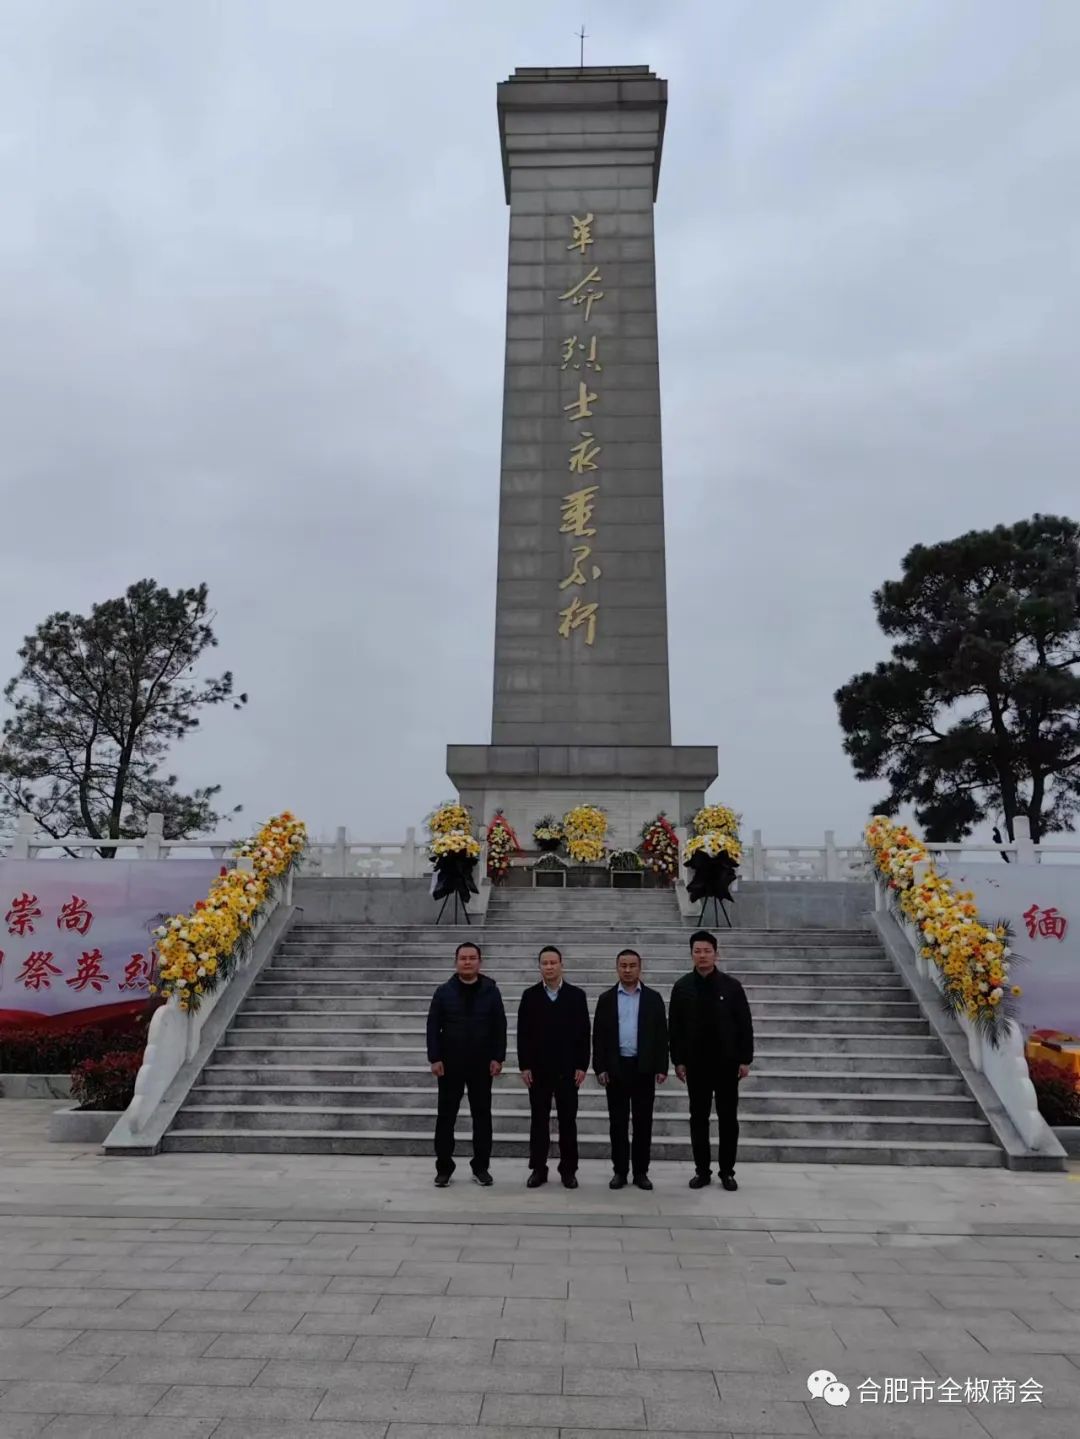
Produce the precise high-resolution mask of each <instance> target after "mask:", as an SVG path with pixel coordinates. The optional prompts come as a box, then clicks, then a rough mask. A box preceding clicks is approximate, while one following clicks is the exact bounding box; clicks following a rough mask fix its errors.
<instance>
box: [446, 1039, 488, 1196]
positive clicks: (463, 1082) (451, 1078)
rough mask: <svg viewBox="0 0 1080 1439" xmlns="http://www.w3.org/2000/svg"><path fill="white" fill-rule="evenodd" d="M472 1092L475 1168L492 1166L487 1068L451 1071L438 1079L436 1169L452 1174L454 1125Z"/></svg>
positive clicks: (476, 1169)
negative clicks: (466, 1093) (464, 1095)
mask: <svg viewBox="0 0 1080 1439" xmlns="http://www.w3.org/2000/svg"><path fill="white" fill-rule="evenodd" d="M466 1090H468V1091H469V1113H470V1114H471V1115H472V1150H473V1152H472V1167H473V1172H474V1173H476V1172H478V1171H483V1170H485V1169H487V1167H488V1166H489V1165H490V1163H491V1070H490V1067H489V1066H488V1065H486V1064H485V1065H483V1066H482V1067H480V1066H477V1067H475V1068H469V1069H458V1068H455V1069H450V1070H447V1072H446V1073H445V1074H444V1075H443V1076H442V1078H441V1079H440V1080H439V1110H438V1115H437V1117H436V1119H435V1168H436V1170H437V1171H438V1172H439V1173H440V1174H453V1172H454V1169H455V1168H456V1166H455V1164H454V1124H455V1122H456V1121H457V1117H458V1110H459V1109H460V1108H461V1098H462V1095H463V1094H464V1093H465V1091H466Z"/></svg>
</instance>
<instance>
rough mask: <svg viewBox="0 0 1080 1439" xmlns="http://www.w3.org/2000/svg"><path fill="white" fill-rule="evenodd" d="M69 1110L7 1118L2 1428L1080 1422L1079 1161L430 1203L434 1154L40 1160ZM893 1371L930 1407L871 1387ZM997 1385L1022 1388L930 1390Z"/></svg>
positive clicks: (3, 1135)
mask: <svg viewBox="0 0 1080 1439" xmlns="http://www.w3.org/2000/svg"><path fill="white" fill-rule="evenodd" d="M52 1107H53V1102H52V1101H45V1102H35V1101H25V1102H20V1101H4V1102H3V1103H0V1173H2V1175H3V1181H4V1182H3V1190H2V1193H0V1439H16V1436H18V1439H23V1436H36V1435H44V1436H46V1439H95V1436H98V1435H102V1436H108V1439H209V1436H211V1435H213V1436H214V1439H252V1436H256V1439H271V1436H273V1439H464V1436H466V1435H487V1436H490V1439H495V1436H498V1435H508V1436H516V1439H585V1436H588V1439H600V1436H607V1439H619V1436H623V1435H630V1434H634V1435H637V1434H642V1433H645V1434H650V1435H664V1436H668V1439H675V1436H683V1435H701V1434H711V1435H717V1434H721V1435H722V1434H757V1435H763V1434H764V1435H768V1434H774V1435H782V1434H811V1435H812V1434H825V1435H832V1434H836V1435H842V1434H851V1435H858V1436H874V1435H894V1434H896V1435H900V1434H904V1435H906V1434H911V1435H918V1436H920V1439H922V1436H926V1439H933V1436H937V1435H940V1436H949V1435H958V1436H961V1435H971V1436H984V1435H986V1434H990V1435H993V1436H1001V1439H1013V1436H1024V1435H1027V1434H1030V1433H1034V1432H1035V1430H1036V1427H1037V1426H1038V1430H1039V1433H1040V1434H1042V1435H1045V1436H1050V1439H1052V1436H1055V1435H1060V1436H1066V1435H1068V1436H1072V1435H1073V1434H1075V1432H1076V1428H1077V1406H1078V1404H1080V1286H1078V1285H1077V1278H1078V1276H1080V1218H1078V1213H1077V1206H1078V1204H1080V1188H1078V1187H1077V1182H1076V1181H1077V1180H1078V1179H1080V1172H1076V1171H1074V1172H1073V1173H1070V1174H1066V1175H1061V1174H1051V1175H1039V1174H1013V1173H1010V1172H1008V1171H1005V1170H993V1169H987V1170H952V1169H932V1170H931V1169H896V1168H892V1169H883V1168H882V1169H878V1168H865V1169H864V1168H859V1167H852V1168H849V1169H846V1170H845V1169H838V1168H833V1167H828V1166H821V1167H814V1168H800V1167H797V1166H794V1165H757V1166H749V1165H747V1166H743V1168H742V1170H741V1172H740V1180H741V1186H742V1187H741V1188H740V1191H739V1192H738V1193H737V1194H725V1193H724V1192H723V1191H722V1190H720V1189H718V1188H715V1187H714V1188H712V1189H710V1190H706V1191H704V1192H702V1193H700V1194H694V1193H691V1192H690V1191H689V1190H688V1189H687V1188H686V1187H685V1185H686V1172H685V1168H684V1167H682V1166H675V1165H660V1166H657V1167H656V1169H655V1174H654V1177H655V1179H656V1190H655V1191H654V1193H652V1194H649V1195H646V1194H641V1193H639V1192H638V1191H636V1190H626V1191H623V1192H621V1193H620V1194H618V1195H614V1194H611V1193H610V1192H609V1191H608V1189H607V1187H606V1181H607V1177H608V1174H607V1170H606V1167H605V1166H603V1165H601V1164H599V1163H592V1164H587V1165H585V1166H584V1167H583V1169H582V1174H581V1178H582V1187H581V1189H580V1190H578V1191H577V1192H575V1193H573V1194H570V1193H567V1192H566V1191H564V1190H563V1189H561V1188H560V1187H558V1186H557V1185H551V1186H549V1187H548V1188H547V1189H545V1190H539V1191H535V1192H526V1190H525V1189H524V1188H523V1187H522V1182H521V1181H522V1180H523V1178H524V1166H523V1164H522V1163H521V1162H520V1161H506V1160H504V1161H499V1160H498V1159H496V1163H495V1166H494V1171H495V1176H496V1187H495V1188H494V1189H493V1190H491V1191H490V1192H488V1191H481V1190H479V1189H478V1188H477V1187H476V1186H475V1185H473V1184H471V1183H468V1182H467V1180H466V1179H465V1178H463V1177H461V1176H460V1175H459V1177H458V1179H457V1180H456V1182H455V1183H454V1184H453V1185H452V1187H451V1188H450V1189H449V1190H447V1191H445V1192H437V1191H435V1190H434V1189H433V1188H432V1187H431V1173H432V1166H431V1165H430V1163H428V1162H427V1161H425V1160H418V1159H378V1158H335V1157H330V1156H328V1157H322V1156H315V1157H310V1156H309V1157H304V1156H284V1157H279V1156H253V1155H246V1156H245V1155H225V1156H218V1155H186V1154H178V1155H161V1156H159V1157H157V1158H155V1159H149V1160H136V1159H133V1160H115V1159H111V1160H107V1159H104V1158H102V1157H101V1156H100V1155H98V1154H97V1152H96V1151H95V1150H93V1149H91V1148H87V1147H81V1146H67V1145H65V1146H56V1145H49V1144H47V1143H46V1142H45V1141H44V1129H45V1122H46V1119H47V1115H48V1113H49V1112H50V1110H51V1109H52ZM821 1368H828V1369H830V1370H832V1371H833V1372H834V1373H835V1374H836V1375H837V1376H838V1378H839V1379H840V1380H841V1381H843V1382H844V1383H846V1384H847V1385H848V1386H849V1388H850V1389H851V1391H852V1393H851V1400H850V1402H849V1404H848V1406H847V1407H846V1408H832V1407H829V1406H828V1405H827V1404H826V1403H825V1402H824V1400H822V1399H811V1398H810V1396H809V1394H808V1392H807V1388H806V1379H807V1376H808V1375H809V1373H810V1372H811V1371H812V1370H817V1369H821ZM897 1378H907V1379H909V1380H911V1381H915V1380H918V1379H924V1380H926V1381H928V1385H929V1384H932V1385H933V1386H934V1390H933V1397H928V1395H927V1386H924V1388H923V1389H922V1391H920V1392H921V1395H922V1397H920V1398H918V1399H914V1400H913V1399H910V1398H909V1400H908V1402H906V1403H899V1402H894V1403H889V1404H885V1403H883V1402H881V1398H880V1397H879V1402H878V1403H877V1404H876V1405H874V1404H870V1403H865V1402H860V1395H859V1389H858V1386H859V1385H861V1384H863V1383H864V1381H866V1380H867V1379H872V1380H873V1381H875V1382H876V1383H877V1384H879V1385H880V1386H881V1389H882V1393H883V1392H884V1388H885V1382H886V1380H887V1379H897ZM980 1378H981V1379H986V1380H989V1381H991V1382H992V1381H995V1380H1002V1379H1005V1380H1012V1381H1015V1382H1016V1384H1017V1397H1016V1400H1015V1402H1012V1403H1009V1402H1007V1401H1006V1400H1004V1399H999V1400H998V1402H993V1401H992V1399H987V1400H973V1402H970V1403H964V1402H963V1395H962V1394H961V1396H960V1401H959V1402H955V1403H954V1402H950V1401H946V1400H943V1399H942V1398H940V1397H939V1394H938V1386H939V1385H941V1384H942V1382H943V1381H944V1380H946V1379H952V1380H954V1381H956V1383H957V1384H959V1385H960V1386H964V1385H965V1384H966V1382H967V1381H968V1380H969V1379H970V1380H976V1379H980ZM1029 1379H1034V1380H1035V1381H1037V1383H1039V1384H1041V1385H1042V1386H1043V1389H1042V1402H1041V1403H1034V1402H1027V1403H1022V1402H1020V1390H1019V1386H1020V1385H1022V1384H1023V1383H1025V1382H1026V1381H1028V1380H1029ZM910 1392H911V1391H909V1393H910ZM946 1392H951V1391H948V1390H947V1391H946Z"/></svg>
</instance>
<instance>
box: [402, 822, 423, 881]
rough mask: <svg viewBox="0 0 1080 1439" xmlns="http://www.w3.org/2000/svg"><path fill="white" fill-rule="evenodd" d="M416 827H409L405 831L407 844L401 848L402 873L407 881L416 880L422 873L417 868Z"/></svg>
mask: <svg viewBox="0 0 1080 1439" xmlns="http://www.w3.org/2000/svg"><path fill="white" fill-rule="evenodd" d="M416 849H417V846H416V827H415V826H414V825H409V827H408V829H407V830H406V831H405V843H404V844H403V845H402V846H401V873H402V874H403V875H404V877H405V878H406V879H415V878H416V876H417V875H418V874H419V873H420V871H419V869H418V868H417V862H416V860H417V855H416Z"/></svg>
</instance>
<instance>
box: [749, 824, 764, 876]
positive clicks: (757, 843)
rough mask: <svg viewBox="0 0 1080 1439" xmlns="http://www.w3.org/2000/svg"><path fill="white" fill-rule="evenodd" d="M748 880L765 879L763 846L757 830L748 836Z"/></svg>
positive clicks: (759, 831) (759, 832)
mask: <svg viewBox="0 0 1080 1439" xmlns="http://www.w3.org/2000/svg"><path fill="white" fill-rule="evenodd" d="M750 878H751V879H764V878H765V846H764V844H763V843H762V840H761V830H759V829H755V830H754V832H753V833H752V834H751V836H750Z"/></svg>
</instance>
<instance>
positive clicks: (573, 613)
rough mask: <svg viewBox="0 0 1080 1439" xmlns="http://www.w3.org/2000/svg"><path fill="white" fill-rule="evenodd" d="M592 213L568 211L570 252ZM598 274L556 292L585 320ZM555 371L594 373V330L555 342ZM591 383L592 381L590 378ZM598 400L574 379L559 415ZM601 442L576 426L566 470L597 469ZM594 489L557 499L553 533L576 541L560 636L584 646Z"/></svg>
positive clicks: (592, 603)
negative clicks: (573, 390)
mask: <svg viewBox="0 0 1080 1439" xmlns="http://www.w3.org/2000/svg"><path fill="white" fill-rule="evenodd" d="M595 219H596V217H595V215H593V214H592V212H591V211H590V213H589V214H587V215H571V216H570V243H569V244H568V245H567V247H566V248H567V249H568V250H573V251H576V252H577V253H578V254H579V255H581V256H582V258H583V259H585V258H586V257H587V255H588V252H589V250H590V249H591V248H592V246H593V244H594V242H595V237H594V235H593V224H594V223H595ZM603 279H604V277H603V275H602V274H601V273H600V269H599V267H598V266H597V265H592V266H591V267H590V268H589V270H588V273H587V274H585V275H583V276H582V278H581V279H580V280H578V282H577V283H576V284H574V285H571V286H570V288H569V289H567V290H565V291H564V292H563V293H562V294H561V295H560V296H559V301H560V303H564V304H568V305H570V306H572V307H584V309H583V318H584V321H585V324H586V325H588V323H589V320H590V319H591V317H592V311H593V306H594V305H597V304H599V303H600V301H601V300H603V298H604V291H603V289H602V288H601V286H602V284H603ZM561 352H562V353H561V361H562V363H561V365H560V369H561V370H575V371H581V370H582V369H585V370H591V371H592V373H593V374H594V375H598V374H600V372H601V371H602V370H603V368H604V367H603V365H602V364H601V362H600V353H599V344H598V341H597V337H596V335H586V334H573V335H567V336H566V338H565V339H564V340H563V341H562V345H561ZM592 383H596V382H595V381H593V382H592ZM599 402H600V393H599V391H598V390H594V389H592V388H590V382H589V381H587V380H580V381H579V382H578V388H577V395H576V397H575V398H574V399H572V400H570V402H569V404H566V405H563V407H562V409H563V415H564V416H565V417H566V419H567V421H568V422H569V423H570V424H580V423H581V422H582V421H584V420H591V419H592V418H593V417H594V415H595V413H596V411H595V410H594V408H593V406H595V405H598V404H599ZM602 449H603V447H602V446H601V445H599V444H597V442H596V436H595V435H594V433H593V431H592V430H591V429H585V428H580V429H579V430H578V431H577V438H576V440H575V441H574V442H573V443H572V444H571V445H570V449H569V454H568V456H567V469H568V470H569V472H570V473H571V474H572V475H581V476H585V475H587V474H590V473H592V472H594V471H598V470H599V469H600V464H599V457H600V454H601V452H602ZM599 493H600V486H599V484H586V485H585V486H583V488H581V489H579V490H571V491H570V493H569V494H566V495H564V496H563V499H562V522H561V524H560V526H559V533H560V534H562V535H568V536H570V537H571V538H573V539H574V540H577V541H579V543H577V544H574V545H573V546H572V547H571V550H570V562H571V564H570V573H569V574H568V575H567V576H566V578H565V579H564V580H562V582H561V583H560V585H559V592H560V594H561V595H562V597H563V599H565V598H566V597H567V595H566V592H567V591H568V590H572V591H573V596H572V598H571V599H570V603H569V604H568V605H566V606H565V607H564V608H561V609H560V610H559V626H558V632H559V634H560V635H561V636H562V638H563V639H564V640H568V639H569V638H570V636H571V635H572V634H573V633H574V631H575V630H578V629H580V630H581V631H582V632H583V636H584V641H585V643H586V644H587V645H592V644H594V643H595V642H596V627H597V617H598V614H599V610H600V605H599V602H598V601H597V600H594V599H591V598H590V597H589V593H588V591H589V587H590V585H592V584H595V582H596V581H597V580H598V579H599V578H600V576H601V574H602V573H603V571H602V570H601V568H600V566H599V565H598V564H597V563H596V561H595V558H594V549H595V546H594V543H593V542H594V541H595V539H596V533H597V532H596V527H595V526H594V525H593V517H594V514H595V511H596V507H597V497H598V495H599Z"/></svg>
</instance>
